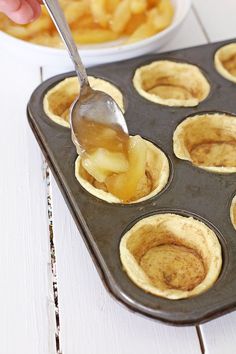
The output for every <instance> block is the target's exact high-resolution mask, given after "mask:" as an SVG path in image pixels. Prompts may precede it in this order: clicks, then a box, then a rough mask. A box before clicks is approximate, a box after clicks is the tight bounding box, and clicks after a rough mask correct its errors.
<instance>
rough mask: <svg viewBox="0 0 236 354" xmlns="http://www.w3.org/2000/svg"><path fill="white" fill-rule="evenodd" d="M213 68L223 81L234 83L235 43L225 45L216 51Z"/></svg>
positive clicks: (235, 65)
mask: <svg viewBox="0 0 236 354" xmlns="http://www.w3.org/2000/svg"><path fill="white" fill-rule="evenodd" d="M215 67H216V70H217V71H218V72H219V73H220V74H221V75H222V76H223V77H224V78H225V79H228V80H230V81H233V82H235V83H236V43H231V44H227V45H225V46H224V47H221V48H220V49H218V50H217V52H216V54H215Z"/></svg>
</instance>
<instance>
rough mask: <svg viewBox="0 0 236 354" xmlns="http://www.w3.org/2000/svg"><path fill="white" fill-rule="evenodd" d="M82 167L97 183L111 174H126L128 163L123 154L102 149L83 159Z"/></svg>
mask: <svg viewBox="0 0 236 354" xmlns="http://www.w3.org/2000/svg"><path fill="white" fill-rule="evenodd" d="M82 165H83V167H84V168H85V170H86V171H87V172H88V173H89V174H90V175H91V176H93V177H94V178H95V179H96V180H97V181H98V182H104V181H105V179H106V177H107V176H109V175H111V174H112V173H122V172H126V171H128V168H129V162H128V160H127V158H126V157H125V155H124V154H123V153H121V152H110V151H108V150H106V149H103V148H99V149H97V150H96V151H95V152H94V153H92V154H89V155H87V156H85V157H83V159H82Z"/></svg>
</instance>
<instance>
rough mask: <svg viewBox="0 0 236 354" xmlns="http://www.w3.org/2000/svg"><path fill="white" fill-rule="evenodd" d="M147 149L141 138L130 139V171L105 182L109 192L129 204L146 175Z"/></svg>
mask: <svg viewBox="0 0 236 354" xmlns="http://www.w3.org/2000/svg"><path fill="white" fill-rule="evenodd" d="M146 152H147V147H146V143H145V141H144V140H143V139H142V138H141V137H140V136H134V137H130V141H129V149H128V157H129V170H128V171H127V172H125V173H121V174H119V175H115V174H114V175H112V176H108V177H107V178H106V180H105V184H106V186H107V190H108V192H110V193H112V194H113V195H115V196H117V197H118V198H120V199H121V200H122V201H124V202H127V201H129V200H130V199H132V197H134V196H135V192H136V190H137V187H138V184H139V182H140V180H141V179H142V178H143V176H144V175H145V167H146Z"/></svg>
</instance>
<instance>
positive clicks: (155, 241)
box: [120, 214, 222, 300]
mask: <svg viewBox="0 0 236 354" xmlns="http://www.w3.org/2000/svg"><path fill="white" fill-rule="evenodd" d="M120 258H121V262H122V265H123V267H124V270H125V271H126V273H127V274H128V276H129V278H130V279H131V280H132V281H133V282H134V283H135V284H136V285H137V286H138V287H140V288H141V289H143V290H144V291H146V292H149V293H151V294H153V295H157V296H161V297H165V298H168V299H172V300H177V299H183V298H188V297H192V296H196V295H199V294H201V293H203V292H204V291H206V290H207V289H209V288H210V287H211V286H212V285H213V284H214V283H215V281H216V280H217V278H218V276H219V274H220V271H221V267H222V255H221V245H220V243H219V241H218V238H217V236H216V234H215V233H214V232H213V230H212V229H210V228H209V227H208V226H206V225H205V224H204V223H203V222H201V221H199V220H196V219H195V218H193V217H185V216H180V215H177V214H157V215H153V216H149V217H146V218H144V219H142V220H140V221H138V222H137V223H136V224H135V225H134V226H133V227H132V228H131V229H130V230H129V231H128V232H127V233H126V234H125V235H124V236H123V237H122V239H121V242H120Z"/></svg>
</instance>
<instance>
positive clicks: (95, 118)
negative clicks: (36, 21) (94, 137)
mask: <svg viewBox="0 0 236 354" xmlns="http://www.w3.org/2000/svg"><path fill="white" fill-rule="evenodd" d="M43 3H44V4H45V6H46V8H47V10H48V12H49V14H50V16H51V18H52V20H53V22H54V23H55V26H56V28H57V30H58V33H59V34H60V36H61V38H62V40H63V42H64V44H65V46H66V48H67V50H68V52H69V55H70V58H71V60H72V62H73V64H74V66H75V71H76V73H77V76H78V80H79V83H80V96H79V98H78V99H77V100H76V101H75V103H74V104H73V107H72V109H71V111H70V125H71V132H72V140H73V142H74V144H75V146H76V149H77V152H78V153H79V154H80V153H81V152H82V151H83V150H85V148H86V147H85V146H83V143H82V140H83V139H81V132H80V127H81V124H83V121H84V120H87V121H89V122H94V123H99V124H103V125H104V126H108V127H110V128H111V129H114V127H115V128H116V130H117V128H118V130H119V131H121V132H122V133H125V134H127V135H128V128H127V125H126V121H125V118H124V116H123V113H122V112H121V110H120V108H119V107H118V105H117V104H116V102H115V101H114V100H113V98H112V97H110V96H109V95H108V94H106V93H104V92H101V91H96V90H93V89H92V88H91V86H90V85H89V81H88V77H87V73H86V70H85V67H84V65H83V63H82V61H81V58H80V55H79V53H78V49H77V46H76V44H75V42H74V40H73V38H72V34H71V31H70V28H69V26H68V24H67V22H66V19H65V16H64V14H63V11H62V9H61V7H60V5H59V2H58V0H43ZM88 127H93V125H88ZM83 132H84V134H88V136H90V133H89V132H87V131H85V130H83ZM82 138H83V137H82Z"/></svg>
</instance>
